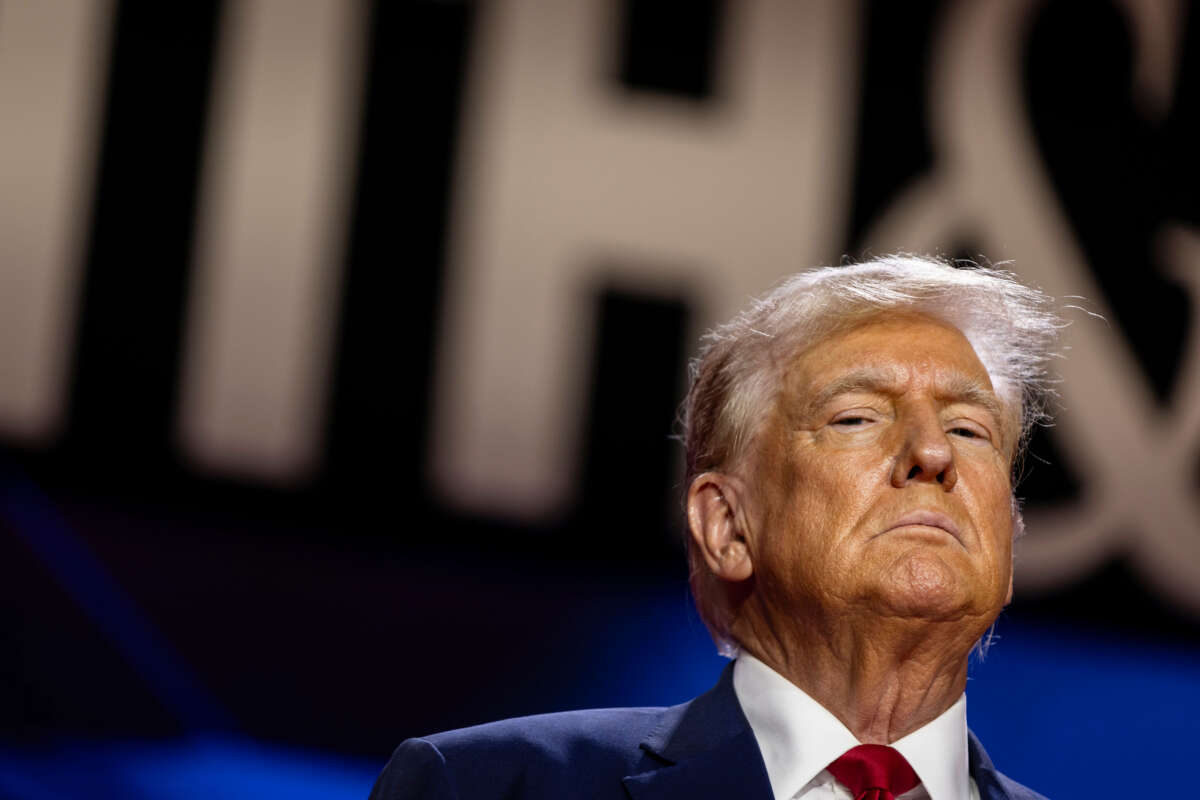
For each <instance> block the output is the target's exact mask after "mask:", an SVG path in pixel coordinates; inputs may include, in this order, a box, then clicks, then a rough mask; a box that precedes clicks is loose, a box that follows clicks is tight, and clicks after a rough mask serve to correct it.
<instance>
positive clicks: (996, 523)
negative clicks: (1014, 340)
mask: <svg viewBox="0 0 1200 800" xmlns="http://www.w3.org/2000/svg"><path fill="white" fill-rule="evenodd" d="M831 387H832V388H833V389H834V390H835V391H833V392H831V391H830V389H831ZM1015 414H1016V411H1015V410H1014V409H1011V408H1009V407H1007V406H1005V405H1004V404H1003V403H1001V402H1000V401H999V400H998V399H997V397H996V395H995V393H994V390H993V386H992V383H991V380H990V379H989V376H988V374H987V371H986V369H985V368H984V366H983V364H982V363H980V361H979V358H978V357H977V356H976V354H975V351H974V350H973V349H972V348H971V345H970V344H969V343H968V342H967V340H966V338H965V337H964V336H963V335H962V334H961V333H960V332H959V331H958V330H957V329H955V328H953V327H951V326H948V325H946V324H944V323H942V322H939V321H937V320H934V319H932V318H930V317H925V316H920V315H914V314H900V315H895V314H894V315H889V316H886V317H878V318H875V319H873V320H871V321H868V322H866V323H864V324H862V325H859V326H858V327H855V328H852V329H850V330H847V331H843V332H840V333H837V334H834V335H832V336H830V337H828V338H826V339H824V340H822V341H820V342H818V343H817V344H816V345H814V346H810V347H809V348H808V349H806V350H805V351H803V352H802V353H799V354H798V355H797V356H796V357H795V358H794V360H793V362H792V363H791V365H790V366H789V368H788V369H787V370H786V373H785V376H784V381H783V387H782V391H781V392H780V395H779V397H778V399H777V401H776V404H775V407H774V409H773V411H772V413H771V416H770V417H769V419H767V420H766V421H765V422H764V425H763V427H762V429H761V430H760V432H759V433H758V435H757V436H756V438H755V440H754V443H753V446H752V448H751V451H752V452H751V453H750V455H749V456H748V457H747V458H746V459H744V460H743V463H741V464H739V465H737V466H736V467H734V468H733V469H729V470H727V471H724V472H708V473H705V474H703V475H700V476H697V477H696V479H695V480H694V481H693V482H692V484H691V486H690V487H689V492H688V517H689V526H690V528H691V533H692V536H693V538H694V539H695V541H696V543H697V544H698V545H699V546H700V548H701V552H703V553H704V555H705V560H706V563H707V564H708V567H709V569H711V570H712V571H713V572H714V574H716V575H717V576H718V577H719V578H721V579H722V580H723V581H725V582H726V583H725V585H726V586H728V587H729V589H730V592H729V596H730V598H731V602H733V603H734V605H735V606H736V611H735V614H736V618H735V622H734V624H733V628H732V632H733V635H734V637H735V638H736V639H737V641H738V642H739V643H740V644H741V646H742V647H743V649H745V650H747V651H748V652H750V653H753V654H754V655H755V656H757V657H758V658H760V659H762V660H763V661H764V662H765V663H767V664H768V665H770V666H771V667H773V668H774V669H775V670H776V671H778V672H780V673H781V674H782V675H784V676H785V677H787V678H788V679H789V680H791V681H792V682H793V683H795V684H796V685H797V686H799V687H800V688H801V689H803V690H804V691H806V692H807V693H808V694H809V695H811V696H812V697H814V698H815V699H816V700H817V701H818V702H820V703H821V704H822V705H823V706H825V707H826V708H827V709H829V710H830V711H831V712H832V713H833V714H834V715H835V716H837V717H838V718H839V719H840V720H841V721H842V722H843V723H844V724H845V725H846V726H847V727H848V728H849V729H850V730H851V731H852V732H853V733H854V734H855V735H856V736H857V737H858V738H859V740H860V741H862V742H872V743H885V744H886V743H888V742H892V741H895V740H896V739H899V738H900V737H902V736H904V735H905V734H907V733H909V732H911V731H913V730H915V729H916V728H918V727H920V726H921V725H924V724H925V723H926V722H928V721H930V720H931V719H933V718H934V717H936V716H938V715H939V714H940V713H942V712H943V711H944V710H945V709H947V708H949V706H950V705H951V704H952V703H954V701H955V700H957V699H958V697H959V695H961V694H962V692H963V689H964V687H965V685H966V678H967V656H968V654H969V652H970V650H971V647H972V646H973V645H974V643H975V642H976V641H977V640H978V639H979V637H980V636H981V635H982V634H983V633H984V632H985V631H986V630H987V628H988V626H989V625H991V623H992V621H993V620H995V618H996V616H997V615H998V614H999V613H1000V610H1001V609H1002V608H1003V607H1004V605H1005V603H1007V602H1008V600H1009V599H1010V598H1011V594H1012V530H1013V519H1012V513H1013V511H1012V504H1011V494H1012V487H1011V484H1010V470H1011V464H1012V455H1013V450H1014V445H1015V437H1016V428H1017V425H1016V416H1015ZM905 517H908V521H907V524H901V523H905V522H906V520H905ZM913 519H916V520H918V521H916V522H913V521H912V520H913Z"/></svg>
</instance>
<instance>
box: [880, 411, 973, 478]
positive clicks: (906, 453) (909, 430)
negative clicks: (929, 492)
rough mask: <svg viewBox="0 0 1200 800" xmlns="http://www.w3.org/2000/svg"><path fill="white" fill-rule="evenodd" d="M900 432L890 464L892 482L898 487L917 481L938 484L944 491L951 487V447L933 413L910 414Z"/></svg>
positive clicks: (952, 449) (955, 471)
mask: <svg viewBox="0 0 1200 800" xmlns="http://www.w3.org/2000/svg"><path fill="white" fill-rule="evenodd" d="M903 431H904V441H903V444H902V445H901V448H900V452H899V453H898V454H897V456H896V463H895V465H894V466H893V467H892V485H893V486H895V487H896V488H898V489H899V488H903V487H905V486H907V485H908V484H910V483H912V482H914V481H917V482H925V483H937V484H941V487H942V489H944V490H945V491H947V492H948V491H950V490H951V489H953V488H954V484H955V483H957V482H958V470H957V469H955V466H954V448H953V446H951V444H950V439H949V438H948V437H947V436H946V432H945V431H943V430H942V425H941V421H940V420H938V418H937V414H936V413H933V412H932V411H930V412H927V413H917V414H913V415H912V416H911V417H910V418H909V419H908V420H907V424H906V425H904V427H903Z"/></svg>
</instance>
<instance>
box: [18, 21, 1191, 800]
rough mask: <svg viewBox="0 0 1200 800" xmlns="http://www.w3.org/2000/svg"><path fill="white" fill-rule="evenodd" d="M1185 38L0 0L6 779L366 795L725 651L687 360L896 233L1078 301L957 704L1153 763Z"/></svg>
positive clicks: (692, 682)
mask: <svg viewBox="0 0 1200 800" xmlns="http://www.w3.org/2000/svg"><path fill="white" fill-rule="evenodd" d="M1198 80H1200V12H1197V10H1196V9H1195V8H1194V7H1193V6H1192V5H1191V4H1189V3H1186V2H1182V0H1125V1H1124V2H1115V3H1107V2H1094V1H1089V2H1068V1H1065V0H1044V1H1042V2H1036V1H1035V0H947V1H946V2H932V1H930V2H908V3H903V4H900V3H886V2H845V1H843V0H724V1H722V0H692V2H669V1H668V0H658V1H657V2H656V1H655V0H495V1H494V2H478V3H471V2H462V1H458V2H455V1H453V0H441V1H440V2H434V1H433V0H424V1H421V0H413V1H410V2H389V1H388V0H373V1H372V0H361V1H360V2H351V1H350V0H223V1H218V0H194V1H193V2H188V3H178V4H176V3H172V4H164V3H155V2H147V1H146V0H0V597H2V598H3V602H2V603H0V642H2V643H3V644H2V649H0V670H2V673H0V737H2V738H0V796H4V797H12V798H33V797H38V798H42V797H122V798H142V797H146V798H151V797H154V798H159V797H161V798H191V797H231V798H241V797H262V796H280V797H283V796H288V797H309V796H311V797H347V798H349V797H365V796H366V794H367V793H368V791H369V789H370V786H371V783H372V782H373V780H374V777H375V775H376V773H377V772H378V770H379V769H380V768H381V767H382V766H383V764H384V762H385V761H386V759H387V757H388V755H389V753H390V751H391V749H392V748H393V747H394V746H395V745H396V744H398V743H399V742H400V741H401V740H402V739H404V738H406V737H409V736H414V735H420V734H425V733H430V732H432V731H435V730H440V729H445V728H449V727H455V726H462V725H468V724H472V723H477V722H481V721H485V720H489V719H495V718H498V717H503V716H513V715H519V714H529V713H538V712H543V711H553V710H560V709H566V708H581V707H589V706H604V705H666V704H673V703H676V702H681V701H683V700H685V699H688V698H689V697H691V696H693V695H695V694H697V693H699V692H701V691H704V690H705V689H707V688H708V687H709V686H710V685H711V684H712V683H713V682H715V680H716V678H717V675H718V673H719V671H720V669H721V666H722V663H723V660H722V659H720V658H719V657H718V656H717V655H716V654H715V652H714V650H713V647H712V645H711V643H710V642H709V640H708V637H707V634H706V633H705V631H704V628H703V625H702V624H701V623H700V621H699V619H698V618H697V616H696V614H695V612H694V610H693V609H692V607H691V604H690V600H689V598H688V594H687V586H686V576H685V569H684V564H683V555H682V546H681V535H682V533H681V526H680V518H679V517H680V514H679V513H678V508H679V496H680V487H679V471H680V470H679V467H680V465H681V454H680V451H679V447H678V444H677V443H676V442H674V441H672V439H671V438H670V437H671V434H672V433H673V431H674V427H673V423H674V418H675V413H676V408H677V405H678V403H679V401H680V399H681V397H682V394H683V391H684V386H685V383H684V381H685V374H686V361H687V359H688V358H689V357H690V355H691V354H692V353H694V350H695V344H696V341H697V338H698V337H699V335H700V333H701V332H703V330H704V329H705V328H707V327H708V326H710V325H712V324H713V323H715V322H717V321H719V320H721V319H723V318H725V317H728V316H729V315H731V314H732V313H733V312H734V311H736V310H737V309H739V308H740V307H742V306H743V305H744V304H745V303H746V301H747V299H748V298H749V297H751V296H752V295H754V294H757V293H759V292H761V291H763V290H765V289H766V288H768V287H769V286H771V285H772V284H773V283H775V282H776V281H777V280H779V279H780V278H781V277H782V276H784V275H786V274H788V273H790V272H793V271H795V270H798V269H802V268H805V267H809V266H814V265H818V264H824V263H837V262H838V261H840V260H841V259H842V258H843V257H851V258H859V257H862V256H864V255H870V254H872V253H885V252H892V251H896V250H907V251H915V252H931V253H941V254H943V255H946V256H953V257H960V256H961V257H972V258H977V259H979V258H986V259H990V260H991V261H993V262H999V261H1011V262H1012V263H1011V264H1010V265H1009V268H1011V269H1013V270H1015V271H1016V272H1018V273H1019V274H1020V275H1022V276H1023V277H1024V278H1025V279H1026V280H1027V281H1029V282H1031V283H1034V284H1037V285H1039V286H1041V287H1043V288H1044V289H1046V290H1047V291H1048V292H1050V293H1051V294H1054V295H1055V296H1057V297H1060V298H1062V299H1061V303H1062V305H1063V306H1064V307H1068V306H1079V307H1081V309H1086V311H1084V310H1080V309H1072V308H1067V309H1066V313H1067V315H1068V316H1069V317H1070V318H1071V319H1072V320H1073V324H1072V326H1071V328H1070V329H1069V331H1068V344H1069V347H1070V355H1069V358H1068V359H1066V360H1064V361H1063V362H1062V363H1061V373H1062V377H1063V383H1062V385H1061V395H1062V398H1061V399H1062V402H1061V406H1062V408H1061V410H1060V415H1059V421H1058V423H1057V425H1056V426H1055V427H1052V428H1048V429H1043V430H1041V431H1039V432H1038V434H1037V435H1036V436H1035V438H1034V441H1033V444H1032V454H1031V456H1030V457H1029V458H1028V459H1027V460H1026V464H1025V466H1024V469H1023V473H1024V478H1023V481H1022V483H1021V485H1020V487H1019V490H1018V491H1019V493H1020V494H1021V495H1022V496H1023V497H1024V498H1026V520H1027V523H1028V528H1029V533H1028V535H1027V536H1026V537H1025V538H1024V539H1023V540H1022V541H1021V542H1020V544H1019V548H1018V554H1017V559H1018V563H1017V581H1018V582H1017V595H1016V599H1015V601H1014V603H1013V604H1012V606H1011V607H1010V609H1009V610H1008V611H1006V613H1005V614H1004V616H1003V617H1002V618H1001V619H1000V621H999V623H998V626H997V634H998V639H997V641H996V642H995V644H994V645H993V647H992V649H991V651H990V653H989V655H988V656H987V658H986V660H984V661H981V662H978V663H976V664H974V665H973V667H972V677H971V681H970V683H969V686H968V698H969V705H970V708H971V711H970V716H971V722H972V727H973V728H974V730H975V731H976V732H977V733H978V734H979V735H980V736H981V738H982V740H983V741H984V743H985V744H986V745H987V747H988V749H989V752H990V753H991V755H992V758H993V760H994V761H995V762H996V764H997V765H998V767H999V768H1000V769H1001V770H1003V771H1005V772H1007V773H1009V774H1011V775H1013V776H1014V777H1016V778H1018V779H1020V780H1022V781H1023V782H1025V783H1028V784H1030V785H1031V786H1033V787H1035V788H1037V789H1039V790H1041V791H1042V792H1044V793H1046V794H1048V795H1050V796H1052V797H1056V798H1060V799H1061V798H1071V797H1091V796H1121V795H1123V794H1128V795H1133V794H1154V793H1155V792H1157V791H1162V790H1165V789H1166V787H1167V784H1166V783H1165V782H1164V783H1163V784H1162V785H1161V786H1158V785H1156V781H1158V780H1160V779H1161V780H1163V781H1166V778H1165V777H1162V776H1160V774H1159V773H1161V770H1159V771H1157V772H1156V771H1149V770H1147V769H1146V767H1145V765H1146V764H1152V763H1165V762H1168V761H1171V760H1173V759H1177V760H1178V761H1180V762H1183V763H1186V762H1187V760H1189V759H1191V758H1192V754H1191V750H1190V743H1191V742H1194V741H1195V740H1196V737H1197V736H1198V735H1200V723H1198V722H1197V716H1198V714H1197V712H1200V326H1197V324H1196V321H1195V319H1196V317H1195V313H1196V312H1195V309H1196V308H1197V303H1198V301H1200V193H1198V192H1197V189H1196V186H1197V185H1198V184H1200V180H1198V179H1200V157H1198V156H1197V148H1196V142H1197V141H1200V128H1198V119H1197V111H1198V105H1200V94H1198V92H1200V85H1198ZM1079 298H1085V299H1079ZM1088 312H1092V313H1091V314H1089V313H1088ZM1097 314H1098V315H1100V316H1102V317H1103V319H1102V320H1101V319H1098V318H1097V317H1096V316H1094V315H1097ZM1097 763H1103V764H1106V765H1107V766H1108V769H1110V770H1111V773H1110V774H1105V775H1097V776H1094V777H1092V776H1091V773H1092V771H1093V765H1094V764H1097Z"/></svg>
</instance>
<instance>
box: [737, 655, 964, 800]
mask: <svg viewBox="0 0 1200 800" xmlns="http://www.w3.org/2000/svg"><path fill="white" fill-rule="evenodd" d="M733 691H734V693H735V694H737V698H738V702H739V703H741V706H742V711H743V712H745V714H746V720H747V721H748V722H749V723H750V728H751V730H753V731H754V738H755V739H756V740H758V749H759V750H761V751H762V757H763V762H765V764H766V767H767V777H768V778H769V779H770V781H771V791H772V792H773V793H774V794H775V800H854V799H853V797H852V796H851V795H850V791H849V790H848V789H846V787H844V786H842V784H840V783H838V781H837V779H836V778H834V777H833V775H832V774H830V772H829V770H827V769H825V767H826V766H828V765H829V764H830V763H831V762H833V761H834V759H836V758H838V756H840V755H842V754H843V753H845V752H846V751H847V750H849V749H850V748H852V747H857V746H858V745H859V744H861V742H859V741H858V739H856V738H854V734H852V733H851V732H850V730H849V729H848V728H847V727H846V726H845V725H843V724H842V723H841V720H839V719H838V718H837V717H835V716H834V715H833V714H831V713H829V711H827V710H826V709H825V707H824V706H822V705H821V704H820V703H818V702H817V701H816V700H814V699H812V698H811V697H809V696H808V695H807V694H805V693H804V692H803V691H802V690H801V689H800V688H799V687H797V686H796V685H795V684H793V683H792V682H791V681H789V680H788V679H787V678H785V677H783V676H782V675H780V674H779V673H778V672H776V671H775V670H773V669H771V668H770V667H768V666H767V665H766V664H764V663H763V662H761V661H759V660H758V659H757V658H755V657H754V656H752V655H750V654H748V653H745V652H743V653H742V654H741V655H739V656H738V659H737V662H736V663H735V664H734V665H733ZM892 747H894V748H896V749H897V750H899V751H900V754H901V755H903V756H904V757H905V758H906V759H908V763H909V764H910V765H912V768H913V770H915V771H916V773H917V777H919V778H920V779H921V783H919V784H917V786H916V788H914V789H912V790H911V791H908V792H905V793H904V794H902V795H900V796H899V797H898V798H897V800H979V788H978V787H977V786H976V785H975V781H974V780H973V779H972V778H971V776H970V774H969V772H968V770H967V696H966V695H965V694H964V695H963V696H962V697H960V698H958V700H957V701H955V703H954V705H952V706H950V708H948V709H946V710H945V711H944V712H943V713H942V714H941V716H939V717H937V718H936V719H934V720H932V721H931V722H929V723H928V724H926V725H924V726H923V727H921V728H918V729H917V730H915V731H913V732H912V733H910V734H908V735H907V736H905V737H904V738H903V739H899V740H897V741H895V742H892Z"/></svg>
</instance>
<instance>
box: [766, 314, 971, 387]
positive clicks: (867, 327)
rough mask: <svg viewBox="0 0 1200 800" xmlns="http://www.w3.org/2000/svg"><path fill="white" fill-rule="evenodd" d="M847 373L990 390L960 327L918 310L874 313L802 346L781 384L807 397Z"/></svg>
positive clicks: (874, 381)
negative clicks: (874, 314)
mask: <svg viewBox="0 0 1200 800" xmlns="http://www.w3.org/2000/svg"><path fill="white" fill-rule="evenodd" d="M847 376H851V377H854V378H855V380H856V381H859V382H861V383H863V384H864V385H866V384H871V385H880V386H888V387H892V388H896V389H904V388H913V387H912V386H911V384H913V382H914V381H915V382H918V383H920V384H922V385H924V384H929V388H931V389H934V390H937V391H939V392H946V393H957V392H960V391H966V390H973V391H975V392H978V391H979V390H983V391H986V392H988V393H991V394H993V395H994V388H993V386H992V381H991V378H990V376H989V375H988V372H987V369H986V368H985V367H984V365H983V363H982V362H981V361H980V360H979V357H978V356H977V355H976V353H975V350H974V348H972V347H971V344H970V342H968V341H967V338H966V337H965V336H964V335H963V334H962V332H961V331H959V330H958V329H957V328H955V327H954V326H952V325H950V324H948V323H946V322H943V321H941V320H938V319H935V318H933V317H929V316H926V315H923V314H916V313H895V314H888V315H886V316H884V315H881V316H878V317H873V318H870V319H868V320H866V321H863V322H860V323H858V324H855V325H854V326H852V327H849V328H846V329H843V330H840V331H837V332H835V333H833V334H830V335H829V336H826V337H825V338H823V339H821V340H819V341H818V342H816V343H814V344H812V345H810V346H808V347H806V348H805V349H804V350H803V351H801V352H800V353H798V354H796V355H795V356H794V357H793V359H792V361H791V363H790V364H789V366H788V369H787V377H786V380H785V390H786V391H787V392H788V393H789V394H791V395H793V397H795V396H796V395H799V398H798V399H807V398H810V397H811V396H813V395H815V394H818V393H821V392H824V391H826V390H828V389H829V387H830V386H835V385H837V384H838V382H839V381H841V380H843V379H844V378H846V377H847ZM848 388H853V387H850V386H849V385H848Z"/></svg>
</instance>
